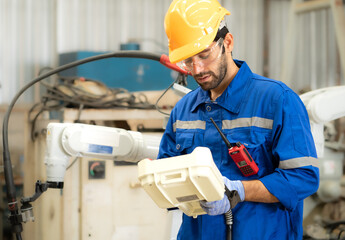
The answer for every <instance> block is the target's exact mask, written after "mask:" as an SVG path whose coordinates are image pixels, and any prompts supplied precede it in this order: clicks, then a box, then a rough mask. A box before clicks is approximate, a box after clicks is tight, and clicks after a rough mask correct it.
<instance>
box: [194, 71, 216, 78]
mask: <svg viewBox="0 0 345 240" xmlns="http://www.w3.org/2000/svg"><path fill="white" fill-rule="evenodd" d="M205 75H211V76H213V77H216V74H215V73H214V72H212V71H208V72H201V73H198V74H196V75H194V76H193V77H194V78H195V79H197V78H202V77H204V76H205Z"/></svg>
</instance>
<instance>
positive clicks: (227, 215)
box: [224, 208, 233, 240]
mask: <svg viewBox="0 0 345 240" xmlns="http://www.w3.org/2000/svg"><path fill="white" fill-rule="evenodd" d="M224 216H225V223H226V226H227V229H226V240H232V224H233V216H232V211H231V208H230V209H229V211H227V212H226V213H225V214H224Z"/></svg>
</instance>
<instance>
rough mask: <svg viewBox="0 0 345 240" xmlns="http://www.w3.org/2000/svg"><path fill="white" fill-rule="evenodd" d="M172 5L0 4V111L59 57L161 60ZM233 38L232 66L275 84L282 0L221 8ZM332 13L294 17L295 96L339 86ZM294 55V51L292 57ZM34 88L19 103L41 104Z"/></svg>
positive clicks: (78, 0)
mask: <svg viewBox="0 0 345 240" xmlns="http://www.w3.org/2000/svg"><path fill="white" fill-rule="evenodd" d="M170 2H171V0H99V1H92V0H0V36H1V38H0V104H6V103H9V102H10V101H11V99H12V98H13V96H14V95H15V93H16V92H17V91H18V90H19V89H20V88H22V87H23V86H24V85H25V84H27V83H28V82H29V81H30V80H32V79H33V78H34V77H35V76H37V75H38V74H39V71H40V69H42V68H43V67H47V66H49V67H56V66H57V65H58V60H57V59H58V54H60V53H65V52H70V51H117V50H119V48H120V44H122V43H129V42H137V43H139V44H140V46H141V50H144V51H150V52H157V53H167V51H168V50H167V38H166V36H165V33H164V25H163V21H164V15H165V12H166V10H167V9H168V6H169V4H170ZM220 2H222V4H223V5H224V6H225V7H226V8H227V9H228V10H229V11H230V12H231V16H230V17H228V18H227V22H228V26H229V28H230V31H231V32H232V33H233V35H234V39H235V50H234V58H238V59H244V60H246V61H247V63H248V64H249V65H250V66H251V68H252V70H253V71H254V72H256V73H258V74H263V75H266V76H269V77H271V78H274V79H278V80H279V79H280V75H281V67H282V64H283V55H284V49H286V48H289V47H290V46H289V45H288V43H287V42H286V41H285V40H286V39H287V29H288V23H289V10H290V5H291V1H288V0H271V1H265V0H241V1H238V0H226V1H225V0H223V1H220ZM331 15H332V14H331V12H330V10H321V11H317V12H313V13H307V14H304V15H303V16H302V17H299V20H298V24H297V26H296V28H298V29H297V32H298V34H297V36H296V38H297V49H296V51H297V56H296V61H295V65H296V66H295V67H294V71H293V76H292V77H293V79H292V82H291V83H290V86H291V87H292V88H293V89H294V90H295V91H300V90H302V89H315V88H319V87H325V86H332V85H337V84H341V83H342V84H343V83H344V81H343V79H342V78H343V77H342V75H343V74H342V73H341V70H340V65H339V61H340V60H339V56H338V50H337V47H336V40H335V33H334V26H333V19H332V16H331ZM291 51H293V49H291ZM39 92H40V89H39V85H37V86H35V87H34V88H31V89H30V90H29V91H28V92H27V93H26V94H25V95H24V96H23V97H21V98H20V100H19V101H20V102H29V103H30V102H35V101H38V100H39V97H38V93H39Z"/></svg>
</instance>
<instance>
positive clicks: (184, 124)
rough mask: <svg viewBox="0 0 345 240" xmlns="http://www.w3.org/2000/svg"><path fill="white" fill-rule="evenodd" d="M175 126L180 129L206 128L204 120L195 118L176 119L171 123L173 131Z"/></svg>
mask: <svg viewBox="0 0 345 240" xmlns="http://www.w3.org/2000/svg"><path fill="white" fill-rule="evenodd" d="M177 128H180V129H203V130H205V129H206V122H205V121H200V120H196V121H180V120H177V121H176V122H175V123H174V124H173V129H174V132H176V129H177Z"/></svg>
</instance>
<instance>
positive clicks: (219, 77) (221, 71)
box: [193, 54, 228, 91]
mask: <svg viewBox="0 0 345 240" xmlns="http://www.w3.org/2000/svg"><path fill="white" fill-rule="evenodd" d="M220 60H221V61H220V66H219V68H218V73H217V74H216V73H215V72H213V71H207V72H201V73H199V74H196V75H194V76H193V77H194V79H195V81H196V82H197V83H198V84H199V86H200V87H201V88H202V89H203V90H205V91H209V90H211V89H215V88H217V87H218V86H219V85H220V84H221V83H222V82H223V80H224V78H225V76H226V73H227V71H228V68H227V59H226V57H225V55H224V54H223V56H222V57H221V59H220ZM207 76H209V78H210V79H207V81H202V79H203V78H204V77H207Z"/></svg>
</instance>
